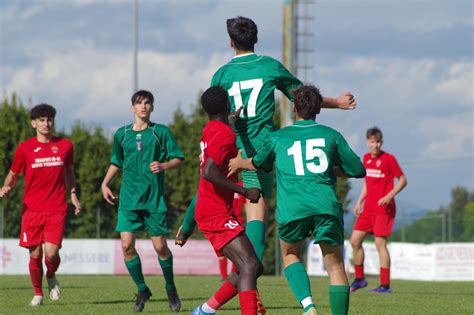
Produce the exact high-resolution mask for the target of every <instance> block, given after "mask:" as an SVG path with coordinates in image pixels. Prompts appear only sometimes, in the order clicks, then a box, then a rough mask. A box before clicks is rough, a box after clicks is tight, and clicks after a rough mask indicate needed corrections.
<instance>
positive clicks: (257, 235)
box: [245, 220, 265, 261]
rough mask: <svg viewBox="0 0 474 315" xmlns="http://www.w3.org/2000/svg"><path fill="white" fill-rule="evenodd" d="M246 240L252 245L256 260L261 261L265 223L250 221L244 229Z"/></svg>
mask: <svg viewBox="0 0 474 315" xmlns="http://www.w3.org/2000/svg"><path fill="white" fill-rule="evenodd" d="M245 231H246V233H247V236H248V238H249V239H250V242H251V243H252V245H253V248H254V250H255V254H257V258H258V259H259V260H260V261H262V259H263V252H264V251H265V223H263V221H259V220H252V221H250V222H248V223H247V227H246V228H245Z"/></svg>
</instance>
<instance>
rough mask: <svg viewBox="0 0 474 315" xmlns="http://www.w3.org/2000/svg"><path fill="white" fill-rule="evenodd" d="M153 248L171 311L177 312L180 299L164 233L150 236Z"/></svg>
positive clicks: (171, 257)
mask: <svg viewBox="0 0 474 315" xmlns="http://www.w3.org/2000/svg"><path fill="white" fill-rule="evenodd" d="M151 241H152V243H153V248H154V249H155V251H156V253H157V254H158V262H159V263H160V266H161V270H162V271H163V277H164V278H165V282H166V284H165V287H166V294H167V296H168V302H169V306H170V309H171V311H172V312H179V310H180V309H181V300H180V299H179V296H178V291H177V290H176V285H175V283H174V273H173V254H172V253H171V251H170V249H169V248H168V245H167V243H166V237H165V236H164V235H159V236H153V237H151Z"/></svg>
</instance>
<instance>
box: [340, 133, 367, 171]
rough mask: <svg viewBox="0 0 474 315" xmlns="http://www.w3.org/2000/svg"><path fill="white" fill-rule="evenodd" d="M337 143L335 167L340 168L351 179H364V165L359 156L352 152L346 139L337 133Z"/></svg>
mask: <svg viewBox="0 0 474 315" xmlns="http://www.w3.org/2000/svg"><path fill="white" fill-rule="evenodd" d="M335 142H336V147H337V155H336V161H335V165H337V166H339V167H340V168H341V170H342V171H343V172H344V174H346V175H347V176H349V177H356V178H361V177H364V176H365V168H364V164H362V162H361V161H360V158H359V157H358V156H357V154H355V153H354V151H352V149H351V147H350V146H349V144H348V143H347V141H346V139H344V137H343V136H342V135H341V134H340V133H337V136H336V139H335Z"/></svg>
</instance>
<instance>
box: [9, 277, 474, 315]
mask: <svg viewBox="0 0 474 315" xmlns="http://www.w3.org/2000/svg"><path fill="white" fill-rule="evenodd" d="M58 280H59V281H60V283H61V286H62V288H63V289H62V296H61V300H60V301H58V302H54V303H53V302H51V301H50V300H49V297H47V296H46V294H47V288H46V284H45V282H46V281H44V283H43V285H44V286H45V291H44V292H45V303H44V305H43V306H41V307H35V308H33V307H30V306H28V303H29V301H30V300H31V298H32V297H33V292H32V289H31V284H30V279H29V277H28V276H0V314H31V313H37V314H103V315H105V314H130V313H132V312H131V310H132V304H133V297H134V292H135V287H134V285H133V284H132V280H131V279H130V278H129V277H128V276H65V275H61V274H59V275H58ZM146 281H147V284H148V286H149V287H150V289H151V291H152V292H153V297H152V298H151V300H150V301H149V302H148V303H147V304H146V306H145V310H144V311H143V313H150V314H151V313H153V314H172V313H170V312H169V309H168V302H167V300H166V294H165V291H164V281H163V279H162V277H158V276H155V277H154V276H146ZM258 283H259V290H260V292H261V295H262V299H263V302H264V304H265V306H266V307H267V310H268V314H269V315H273V314H302V309H301V307H300V305H299V303H297V302H296V299H295V298H294V296H293V294H292V293H291V291H290V289H289V287H288V285H287V282H286V279H285V278H284V277H271V276H265V277H262V278H260V279H259V282H258ZM377 283H378V279H377V278H369V288H372V287H375V286H376V285H377ZM328 284H329V282H328V279H327V278H319V277H312V278H311V288H312V291H313V298H314V300H315V302H316V304H317V305H318V307H319V314H330V308H329V301H328ZM176 285H177V287H178V290H179V294H180V296H181V301H182V308H181V313H183V314H190V313H191V310H192V309H193V308H194V307H195V306H197V305H199V304H200V303H202V302H203V301H205V300H206V299H207V298H208V297H210V296H211V295H212V293H213V292H214V291H215V290H216V289H217V288H218V286H219V285H220V281H219V279H218V278H217V277H200V276H176ZM392 288H393V290H394V292H393V293H392V294H388V295H374V294H370V293H369V292H368V289H361V290H359V291H357V292H355V293H353V294H351V304H350V314H450V315H451V314H453V315H454V314H456V315H458V314H474V283H473V282H423V281H401V280H394V281H393V282H392ZM218 313H219V314H240V312H239V304H238V299H237V298H236V299H234V300H232V301H231V302H230V303H228V304H227V305H226V306H224V308H222V310H220V311H219V312H218Z"/></svg>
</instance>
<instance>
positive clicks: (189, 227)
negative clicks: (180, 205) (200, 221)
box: [181, 194, 197, 235]
mask: <svg viewBox="0 0 474 315" xmlns="http://www.w3.org/2000/svg"><path fill="white" fill-rule="evenodd" d="M196 199H197V194H196V195H194V197H193V199H192V200H191V203H190V204H189V206H188V209H187V210H186V214H185V215H184V220H183V225H182V227H181V231H182V232H183V233H184V234H186V235H191V234H193V232H194V229H195V228H196V221H195V220H194V211H195V210H196Z"/></svg>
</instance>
